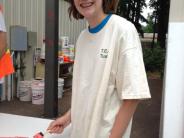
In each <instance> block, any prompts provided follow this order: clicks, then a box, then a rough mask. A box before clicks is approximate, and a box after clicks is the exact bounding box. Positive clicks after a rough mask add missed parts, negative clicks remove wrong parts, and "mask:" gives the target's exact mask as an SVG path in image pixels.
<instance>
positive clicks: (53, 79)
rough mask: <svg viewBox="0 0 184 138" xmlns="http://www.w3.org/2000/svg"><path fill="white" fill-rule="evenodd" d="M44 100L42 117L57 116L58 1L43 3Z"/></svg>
mask: <svg viewBox="0 0 184 138" xmlns="http://www.w3.org/2000/svg"><path fill="white" fill-rule="evenodd" d="M45 2H46V3H45V6H46V10H45V12H46V13H45V23H46V24H45V39H46V45H45V49H46V56H45V61H46V62H45V98H44V116H45V117H47V118H54V117H56V116H57V115H58V81H57V80H58V61H57V59H58V28H59V27H58V14H59V12H58V11H59V0H46V1H45Z"/></svg>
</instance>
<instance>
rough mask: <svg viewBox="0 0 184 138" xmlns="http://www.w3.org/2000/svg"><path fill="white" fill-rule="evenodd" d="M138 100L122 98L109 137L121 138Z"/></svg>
mask: <svg viewBox="0 0 184 138" xmlns="http://www.w3.org/2000/svg"><path fill="white" fill-rule="evenodd" d="M138 103H139V100H134V99H130V100H124V101H123V103H122V105H121V107H120V109H119V111H118V113H117V115H116V118H115V122H114V125H113V128H112V130H111V134H110V137H109V138H122V136H123V134H124V132H125V130H126V128H127V126H128V124H129V122H130V120H131V118H132V116H133V114H134V112H135V110H136V107H137V105H138Z"/></svg>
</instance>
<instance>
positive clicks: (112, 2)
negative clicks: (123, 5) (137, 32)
mask: <svg viewBox="0 0 184 138" xmlns="http://www.w3.org/2000/svg"><path fill="white" fill-rule="evenodd" d="M68 2H69V3H70V7H69V8H68V12H69V17H70V18H71V16H73V17H74V18H75V19H77V20H78V19H83V18H84V16H83V15H81V14H80V13H79V12H78V11H77V9H76V7H75V4H74V0H68ZM118 2H119V0H103V11H104V13H106V14H109V13H115V12H116V8H117V5H118Z"/></svg>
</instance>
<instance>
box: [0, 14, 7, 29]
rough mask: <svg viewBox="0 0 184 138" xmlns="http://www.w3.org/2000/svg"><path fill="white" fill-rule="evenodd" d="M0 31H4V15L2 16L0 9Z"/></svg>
mask: <svg viewBox="0 0 184 138" xmlns="http://www.w3.org/2000/svg"><path fill="white" fill-rule="evenodd" d="M0 31H2V32H6V26H5V22H4V17H3V14H2V13H1V11H0Z"/></svg>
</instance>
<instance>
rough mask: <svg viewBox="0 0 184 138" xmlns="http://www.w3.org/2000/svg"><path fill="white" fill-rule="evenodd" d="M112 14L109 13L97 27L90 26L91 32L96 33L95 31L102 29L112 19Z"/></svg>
mask: <svg viewBox="0 0 184 138" xmlns="http://www.w3.org/2000/svg"><path fill="white" fill-rule="evenodd" d="M111 15H112V14H109V15H107V17H105V19H104V20H103V21H102V22H101V23H100V24H99V25H97V26H96V27H94V28H90V27H89V32H90V33H93V34H94V33H98V32H99V31H100V30H102V28H103V27H104V26H105V25H106V23H107V22H108V20H109V19H110V17H111Z"/></svg>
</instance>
